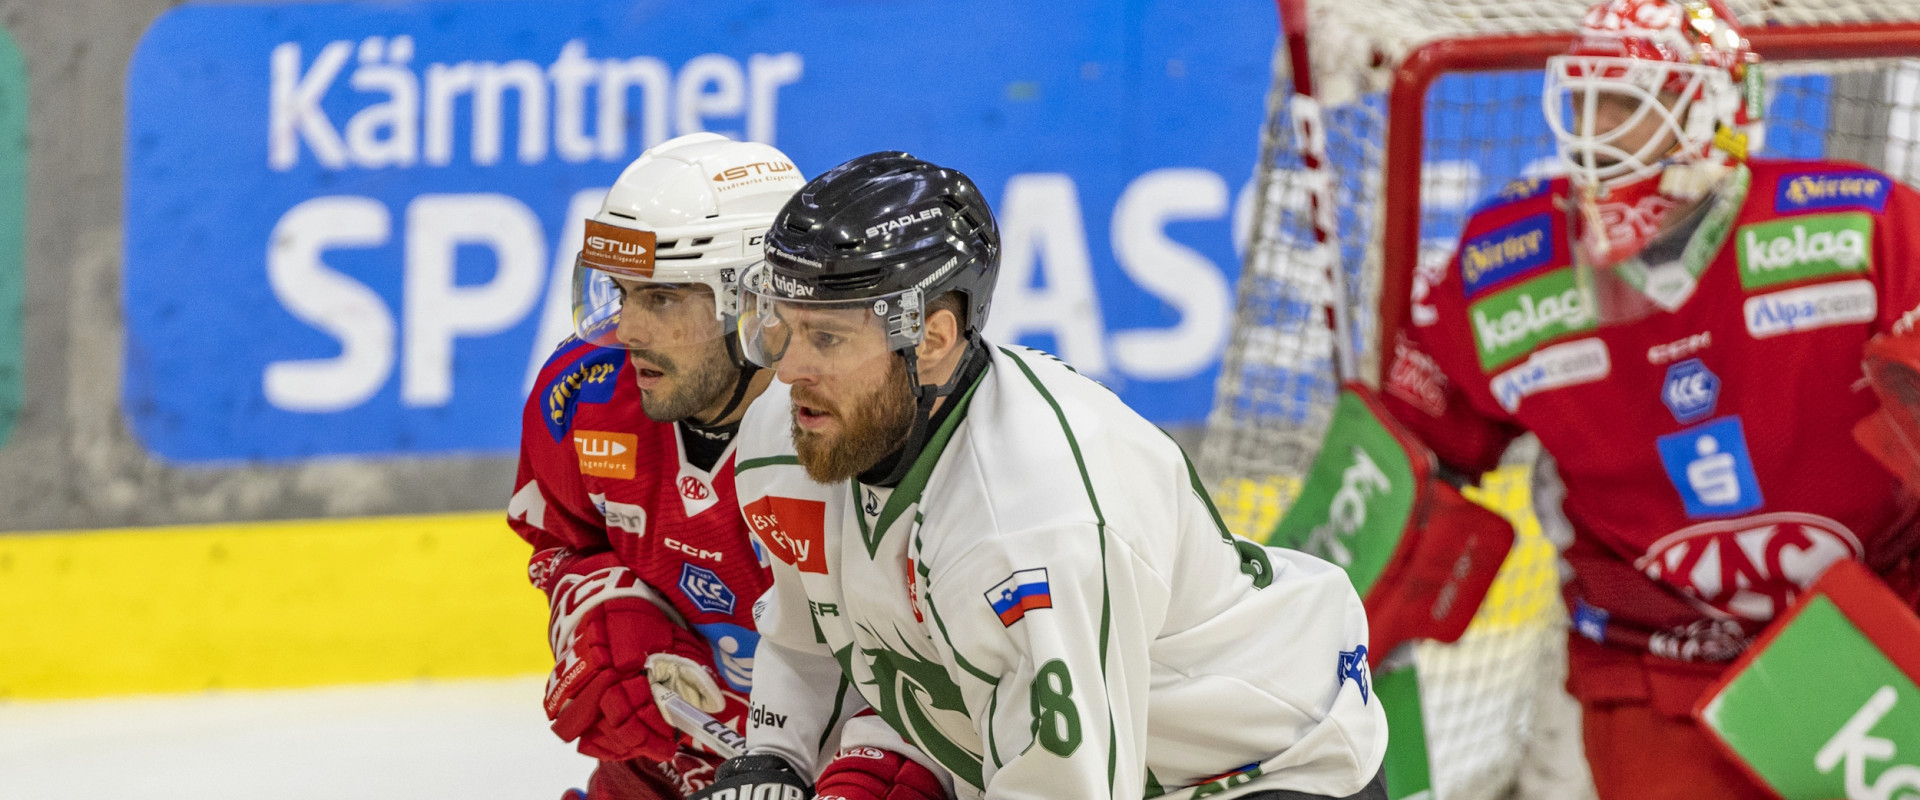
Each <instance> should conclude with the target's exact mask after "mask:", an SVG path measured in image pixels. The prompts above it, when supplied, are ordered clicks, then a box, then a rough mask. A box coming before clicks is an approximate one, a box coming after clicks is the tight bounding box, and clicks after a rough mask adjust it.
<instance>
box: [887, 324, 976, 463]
mask: <svg viewBox="0 0 1920 800" xmlns="http://www.w3.org/2000/svg"><path fill="white" fill-rule="evenodd" d="M963 347H964V348H965V349H964V350H963V351H962V352H961V353H960V362H959V363H958V364H955V365H954V367H953V374H952V375H951V376H949V377H948V378H947V382H946V383H944V384H940V385H938V386H928V385H926V384H923V383H921V382H920V355H919V353H917V352H915V350H914V348H911V347H908V348H903V349H901V350H897V351H895V352H898V353H899V354H900V357H901V358H902V359H904V360H905V361H906V362H907V363H906V366H907V387H908V389H909V390H910V391H911V392H912V393H913V405H914V410H913V426H912V427H910V428H908V429H907V438H906V440H905V441H903V442H901V444H900V449H899V451H897V456H898V457H897V458H895V459H894V462H893V469H891V470H889V471H888V472H887V475H886V477H884V478H882V479H880V480H877V481H871V483H874V484H876V485H879V486H896V485H898V484H899V483H900V481H901V479H903V478H905V477H906V476H907V471H908V470H911V469H913V462H915V461H918V460H919V459H920V451H921V450H923V449H925V448H926V446H927V437H928V436H930V435H931V434H932V433H933V431H932V430H931V429H932V427H933V404H934V403H935V402H937V401H938V400H939V399H940V398H942V397H946V396H947V395H950V394H953V390H954V389H955V388H958V386H959V384H960V381H961V379H962V378H964V377H965V376H966V375H967V374H968V373H970V372H971V371H972V367H973V364H974V362H975V361H977V360H979V359H980V358H981V357H982V356H984V355H985V353H986V348H984V347H982V346H980V341H979V339H977V338H975V337H974V336H973V335H971V334H969V335H968V336H967V342H966V344H965V345H963Z"/></svg>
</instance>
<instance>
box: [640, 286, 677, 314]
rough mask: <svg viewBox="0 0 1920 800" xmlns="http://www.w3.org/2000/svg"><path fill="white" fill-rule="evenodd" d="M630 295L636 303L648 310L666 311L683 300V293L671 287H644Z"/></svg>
mask: <svg viewBox="0 0 1920 800" xmlns="http://www.w3.org/2000/svg"><path fill="white" fill-rule="evenodd" d="M630 296H631V297H632V298H633V301H634V303H635V304H636V305H638V306H639V307H640V308H643V309H646V310H648V311H665V310H667V309H669V308H672V307H673V306H674V304H675V303H678V302H680V300H681V293H680V292H678V291H674V290H671V289H642V290H640V291H639V292H636V293H634V294H633V295H630Z"/></svg>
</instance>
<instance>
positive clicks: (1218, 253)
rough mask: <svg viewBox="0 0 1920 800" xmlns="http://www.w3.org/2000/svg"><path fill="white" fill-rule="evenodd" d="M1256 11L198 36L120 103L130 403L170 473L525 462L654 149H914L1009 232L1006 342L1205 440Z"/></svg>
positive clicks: (476, 3) (173, 18) (849, 9)
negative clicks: (534, 414)
mask: <svg viewBox="0 0 1920 800" xmlns="http://www.w3.org/2000/svg"><path fill="white" fill-rule="evenodd" d="M1276 24H1277V23H1276V20H1275V11H1274V6H1273V5H1272V4H1271V3H1263V2H1257V0H1240V1H1239V2H1219V3H1194V2H1181V1H1179V0H1161V1H1151V0H1127V1H1126V2H1110V1H1108V2H1099V1H1097V0H1057V1H1056V2H1048V3H1029V2H1018V1H1016V0H989V1H988V2H981V3H973V4H967V5H964V6H956V5H954V4H951V3H943V2H933V1H932V0H874V1H873V2H858V3H852V2H843V1H840V0H798V1H797V2H767V1H764V0H762V1H752V0H703V1H702V2H676V3H666V2H658V0H616V1H614V2H590V1H588V0H465V1H455V0H443V1H436V2H379V3H372V2H367V3H300V4H273V5H245V4H219V5H211V4H209V5H196V4H189V5H185V6H181V7H178V8H175V9H172V10H171V11H169V12H167V13H166V14H164V15H162V16H161V17H160V19H159V20H158V21H157V22H155V23H154V25H153V27H152V28H151V29H150V30H149V31H148V32H147V34H146V36H145V38H144V39H143V40H142V41H141V43H140V46H139V48H138V50H137V52H136V53H135V54H134V57H133V60H132V62H131V65H130V67H129V75H128V79H127V98H128V99H127V131H126V134H127V135H126V143H127V144H126V159H127V163H126V245H125V246H126V254H125V255H126V260H125V271H124V276H125V277H124V285H123V290H124V305H125V312H126V333H127V348H126V363H125V367H124V368H125V377H126V380H125V382H124V396H123V398H122V400H123V407H124V408H125V411H126V414H127V417H128V421H129V424H130V426H131V428H132V430H133V431H134V432H135V434H136V436H137V437H138V438H139V440H140V441H141V442H142V443H143V444H144V445H145V446H146V448H147V449H148V450H150V451H151V452H152V453H153V454H154V455H155V456H156V457H158V458H160V459H162V460H164V461H168V462H171V463H199V464H219V463H226V462H245V461H287V460H298V459H304V458H310V457H317V456H348V455H351V456H417V455H430V454H455V453H472V454H479V455H497V454H505V453H510V452H512V451H513V450H514V448H515V446H516V443H517V440H518V435H519V418H520V417H519V409H520V406H521V404H522V402H523V401H524V399H525V397H526V392H527V390H528V386H529V384H528V382H529V381H530V379H531V377H532V374H533V372H534V370H535V369H537V367H538V364H539V363H540V362H541V361H542V360H544V358H545V356H546V353H547V352H548V351H549V350H550V349H551V348H552V346H553V345H554V343H556V342H557V341H559V340H560V339H561V338H562V337H563V336H564V335H565V334H566V333H567V332H568V330H569V325H570V322H569V316H568V284H567V280H568V270H570V269H571V265H572V258H573V253H574V251H575V249H577V247H578V241H579V239H580V225H581V220H582V219H583V218H584V217H585V216H587V215H588V214H589V213H591V212H592V211H593V210H594V208H595V207H596V205H597V203H598V201H599V199H600V194H601V192H602V191H604V187H606V186H607V185H608V184H609V183H610V182H611V181H612V179H613V178H614V176H616V175H617V174H618V172H619V170H620V169H621V168H622V167H623V166H624V165H625V164H626V163H627V162H629V161H630V160H632V159H633V158H634V157H635V156H637V155H638V154H639V152H640V151H641V150H642V149H644V148H645V147H646V146H648V145H650V144H653V143H657V142H659V141H662V140H664V139H666V138H669V137H671V136H674V135H679V134H683V133H689V132H693V131H699V130H712V131H718V132H721V133H724V134H727V135H729V136H733V137H735V138H743V139H753V140H758V141H765V142H770V143H772V144H774V145H776V146H778V147H780V148H782V149H783V150H785V151H786V152H787V153H788V154H789V155H790V156H792V157H793V159H794V160H795V162H796V163H798V164H799V165H800V167H801V169H802V171H804V172H805V173H806V174H807V175H809V176H811V175H815V174H818V173H820V172H822V171H824V170H825V169H827V168H828V167H831V166H833V165H834V164H837V163H839V162H841V161H844V160H846V159H848V158H851V157H853V156H856V155H859V154H862V153H866V152H871V151H875V150H884V149H903V150H907V151H910V152H913V153H914V154H916V155H919V156H922V157H924V158H928V159H930V160H933V161H936V162H938V163H942V164H946V165H951V166H954V167H957V168H959V169H961V170H963V171H965V172H967V173H968V174H970V175H971V176H972V177H973V178H974V179H975V180H976V181H977V182H978V183H979V185H980V186H981V189H982V191H984V192H985V193H986V195H987V197H988V199H989V200H990V201H992V202H993V203H994V205H995V209H996V211H997V213H998V215H999V219H1000V226H1001V231H1002V236H1003V238H1004V243H1005V247H1004V251H1005V255H1004V259H1003V262H1002V263H1003V268H1002V272H1001V275H1002V278H1001V285H1000V289H999V292H998V294H997V298H996V302H995V305H994V312H993V319H992V320H991V323H990V327H989V329H988V335H989V337H990V338H994V339H996V340H998V341H1002V342H1007V341H1017V342H1020V343H1024V344H1030V345H1033V346H1038V347H1042V348H1044V349H1047V350H1050V351H1052V352H1055V353H1057V354H1059V355H1061V356H1062V357H1064V358H1065V359H1067V360H1068V361H1070V362H1072V363H1074V364H1075V365H1076V366H1077V367H1079V368H1080V369H1081V370H1082V371H1084V372H1088V373H1091V374H1093V375H1095V376H1097V377H1099V378H1100V379H1102V380H1103V381H1105V382H1106V383H1107V384H1108V385H1110V386H1112V387H1113V388H1114V389H1115V390H1116V391H1117V392H1119V393H1120V396H1121V397H1122V398H1124V399H1125V400H1126V401H1127V402H1128V403H1130V404H1131V405H1132V406H1133V407H1134V408H1136V409H1138V410H1139V411H1140V412H1141V413H1143V414H1144V415H1146V416H1147V417H1148V418H1150V419H1152V420H1154V421H1156V422H1159V423H1161V424H1182V423H1195V422H1198V421H1199V420H1201V419H1202V418H1203V417H1204V416H1205V414H1206V412H1207V409H1208V406H1209V403H1210V401H1211V397H1212V390H1213V380H1214V376H1215V373H1216V371H1217V368H1218V363H1219V357H1220V353H1221V351H1222V349H1223V348H1224V346H1225V342H1226V335H1227V330H1228V324H1229V318H1230V316H1231V314H1230V309H1231V303H1232V300H1231V297H1232V295H1231V286H1232V283H1233V279H1234V276H1235V274H1236V273H1237V271H1238V256H1237V255H1236V251H1235V245H1234V241H1233V235H1232V229H1233V224H1232V220H1233V219H1234V218H1235V214H1236V213H1244V210H1243V209H1244V207H1245V206H1246V204H1247V202H1248V200H1249V198H1250V191H1249V190H1248V188H1247V187H1248V183H1249V181H1250V179H1251V176H1252V169H1253V164H1254V161H1255V157H1256V154H1257V136H1258V127H1259V123H1260V119H1261V112H1262V108H1263V104H1264V95H1265V92H1266V90H1267V85H1268V82H1269V79H1270V75H1271V73H1270V68H1269V64H1270V57H1271V52H1272V47H1273V42H1274V38H1275V30H1276Z"/></svg>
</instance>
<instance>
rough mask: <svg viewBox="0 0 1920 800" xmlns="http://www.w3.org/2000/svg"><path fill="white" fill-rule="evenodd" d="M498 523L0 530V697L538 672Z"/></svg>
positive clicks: (517, 580)
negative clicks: (19, 531) (15, 531)
mask: <svg viewBox="0 0 1920 800" xmlns="http://www.w3.org/2000/svg"><path fill="white" fill-rule="evenodd" d="M505 519H506V515H505V514H504V513H503V512H497V511H496V512H487V513H467V514H438V515H429V516H406V517H378V518H359V519H348V520H312V521H293V522H264V523H245V524H231V525H207V526H192V527H165V528H139V529H116V530H102V531H49V532H36V533H23V534H0V699H9V700H20V699H51V698H77V697H102V696H113V695H126V694H146V693H161V692H188V691H198V690H204V689H214V688H219V689H236V688H248V689H255V688H280V687H301V686H324V685H330V684H343V683H368V682H381V681H394V680H409V679H417V678H465V677H490V676H506V675H524V674H529V673H539V672H544V671H546V670H547V669H548V668H549V667H550V666H551V665H552V663H553V662H552V658H551V657H550V656H549V655H548V653H547V648H546V641H545V639H546V603H545V601H544V600H543V599H542V598H541V596H540V593H539V591H538V590H536V589H534V588H533V587H532V586H531V585H529V584H528V583H527V578H526V564H527V557H528V555H529V554H530V552H531V551H530V549H529V547H528V546H527V544H526V543H525V542H522V541H521V540H520V538H519V537H517V536H515V535H514V534H513V532H512V531H511V530H509V529H508V528H507V526H506V522H505Z"/></svg>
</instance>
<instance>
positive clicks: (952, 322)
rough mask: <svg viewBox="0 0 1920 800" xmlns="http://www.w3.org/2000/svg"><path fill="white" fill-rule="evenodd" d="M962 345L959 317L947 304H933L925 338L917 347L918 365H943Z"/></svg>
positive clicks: (928, 316) (928, 317)
mask: <svg viewBox="0 0 1920 800" xmlns="http://www.w3.org/2000/svg"><path fill="white" fill-rule="evenodd" d="M962 344H964V342H963V341H962V339H961V336H960V318H959V316H958V315H956V314H955V313H954V312H953V309H951V308H948V307H947V304H945V303H940V304H935V305H934V306H933V308H932V309H931V310H930V311H929V312H928V314H927V336H926V339H924V340H922V341H921V342H920V347H919V358H920V363H921V364H924V365H927V366H932V365H936V364H941V365H944V364H945V363H946V362H947V361H948V360H949V359H951V358H953V356H954V355H955V354H956V353H957V352H958V351H959V348H960V346H961V345H962ZM922 377H923V378H924V377H925V376H924V375H923V376H922Z"/></svg>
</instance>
